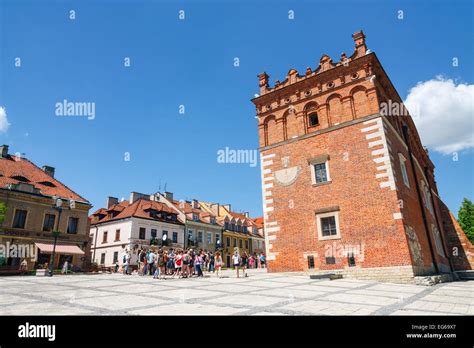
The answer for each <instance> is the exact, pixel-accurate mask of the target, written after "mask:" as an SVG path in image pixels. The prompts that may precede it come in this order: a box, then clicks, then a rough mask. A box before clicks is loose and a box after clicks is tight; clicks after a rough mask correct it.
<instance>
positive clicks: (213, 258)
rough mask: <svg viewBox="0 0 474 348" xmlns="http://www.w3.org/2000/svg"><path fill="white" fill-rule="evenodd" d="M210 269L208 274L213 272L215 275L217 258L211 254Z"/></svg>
mask: <svg viewBox="0 0 474 348" xmlns="http://www.w3.org/2000/svg"><path fill="white" fill-rule="evenodd" d="M208 258H209V268H208V269H207V271H208V272H213V273H214V270H215V267H214V265H215V263H216V258H215V256H214V255H213V254H212V253H211V252H209V257H208Z"/></svg>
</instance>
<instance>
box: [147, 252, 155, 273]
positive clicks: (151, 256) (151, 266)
mask: <svg viewBox="0 0 474 348" xmlns="http://www.w3.org/2000/svg"><path fill="white" fill-rule="evenodd" d="M155 261H156V254H155V252H154V251H153V250H150V253H149V254H148V264H149V269H150V270H149V272H150V275H153V274H154V273H155V269H156V263H155Z"/></svg>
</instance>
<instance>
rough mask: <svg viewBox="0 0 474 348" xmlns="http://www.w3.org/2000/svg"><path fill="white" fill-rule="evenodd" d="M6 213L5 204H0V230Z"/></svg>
mask: <svg viewBox="0 0 474 348" xmlns="http://www.w3.org/2000/svg"><path fill="white" fill-rule="evenodd" d="M6 213H7V206H6V205H5V203H3V202H0V229H2V224H3V220H5V214H6Z"/></svg>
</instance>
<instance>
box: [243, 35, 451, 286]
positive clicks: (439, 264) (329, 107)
mask: <svg viewBox="0 0 474 348" xmlns="http://www.w3.org/2000/svg"><path fill="white" fill-rule="evenodd" d="M352 37H353V39H354V42H355V51H354V53H353V54H352V55H351V56H350V57H347V56H346V55H345V54H344V53H343V54H342V55H341V60H340V61H339V62H337V63H334V62H333V61H332V59H331V58H330V57H328V56H327V55H323V56H322V57H321V59H320V62H319V66H318V67H317V68H316V69H315V70H312V69H311V68H307V69H306V72H305V73H304V74H302V75H300V74H299V73H298V72H297V71H296V70H295V69H290V71H289V72H288V75H287V76H286V79H285V80H284V81H282V82H280V81H276V82H275V85H274V87H269V82H268V79H269V77H268V75H267V74H266V73H262V74H260V75H259V76H258V77H259V82H260V95H259V96H258V97H256V98H254V99H253V100H252V101H253V103H254V104H255V106H256V109H257V117H258V130H259V138H260V152H261V170H262V191H263V208H264V221H265V233H266V245H267V260H268V266H269V270H270V271H274V272H279V271H304V270H311V271H315V272H317V271H319V272H328V271H336V272H341V273H344V274H346V275H348V276H356V277H359V278H373V279H381V280H398V281H412V280H413V277H414V276H417V275H432V274H438V273H443V272H451V271H452V270H453V268H452V265H453V260H450V259H449V258H448V257H447V255H448V252H447V250H449V249H448V248H447V247H446V240H445V239H446V238H445V236H444V229H443V225H444V224H445V223H446V221H445V220H446V219H449V218H448V217H446V214H445V213H442V212H441V211H440V204H442V203H440V201H439V200H438V192H437V187H436V182H435V180H434V166H433V163H432V162H431V160H430V159H429V157H428V153H427V151H426V150H425V149H424V148H423V146H422V144H421V142H420V139H419V136H418V133H417V130H416V128H415V125H414V123H413V120H412V119H411V117H410V116H409V115H408V114H403V112H406V110H404V107H403V104H402V100H401V99H400V97H399V95H398V93H397V91H396V90H395V88H394V87H393V85H392V83H391V82H390V80H389V78H388V76H387V74H386V73H385V71H384V70H383V68H382V66H381V64H380V62H379V60H378V59H377V56H376V55H375V53H371V52H370V51H369V50H367V47H366V44H365V35H364V33H363V32H362V31H360V32H357V33H355V34H354V35H353V36H352Z"/></svg>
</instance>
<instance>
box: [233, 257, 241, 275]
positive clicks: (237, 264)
mask: <svg viewBox="0 0 474 348" xmlns="http://www.w3.org/2000/svg"><path fill="white" fill-rule="evenodd" d="M241 261H242V260H241V258H240V255H239V252H238V251H235V252H234V255H233V256H232V263H233V264H234V268H235V270H236V271H237V278H239V271H240V262H241Z"/></svg>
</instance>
